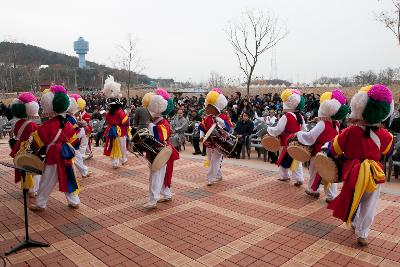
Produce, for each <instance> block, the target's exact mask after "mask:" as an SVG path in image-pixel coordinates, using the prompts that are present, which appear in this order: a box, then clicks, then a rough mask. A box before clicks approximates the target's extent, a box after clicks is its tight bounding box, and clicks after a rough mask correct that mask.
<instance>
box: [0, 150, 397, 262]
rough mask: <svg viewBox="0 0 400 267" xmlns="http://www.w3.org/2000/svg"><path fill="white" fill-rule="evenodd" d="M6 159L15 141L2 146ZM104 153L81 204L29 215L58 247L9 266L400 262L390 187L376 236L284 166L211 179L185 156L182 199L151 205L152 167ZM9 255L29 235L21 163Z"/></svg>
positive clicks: (4, 239)
mask: <svg viewBox="0 0 400 267" xmlns="http://www.w3.org/2000/svg"><path fill="white" fill-rule="evenodd" d="M0 153H1V154H2V155H4V158H7V160H8V157H7V156H6V155H7V154H8V148H7V147H6V145H0ZM100 153H101V150H100V149H98V150H96V155H95V159H94V160H89V161H87V163H88V165H89V166H90V167H91V169H92V170H93V171H94V175H93V177H90V178H87V179H84V180H81V185H82V192H81V194H80V196H81V201H82V204H81V208H80V209H79V210H70V209H68V208H67V206H66V201H65V197H64V195H63V194H61V193H60V192H56V191H55V192H54V193H53V194H52V197H51V199H50V201H49V206H48V209H47V210H46V211H45V212H42V213H36V214H34V213H31V212H30V213H29V216H30V227H31V229H30V231H31V233H32V238H34V239H37V240H44V241H46V242H49V243H50V244H51V247H50V248H44V249H42V248H37V249H32V250H30V251H26V250H25V251H22V252H20V253H18V254H14V255H11V256H9V257H7V258H6V261H7V264H8V266H9V265H11V264H15V266H43V265H47V266H75V265H77V266H106V265H110V266H229V267H230V266H281V265H284V266H345V265H347V266H363V267H364V266H375V265H380V266H400V196H397V195H395V194H388V193H386V194H383V195H382V196H381V200H380V202H379V210H378V213H379V214H378V215H377V216H376V221H375V224H374V225H373V228H372V232H371V234H370V237H369V241H370V245H369V246H368V247H366V248H362V249H360V248H359V247H358V246H357V244H356V241H355V238H354V235H353V233H352V231H351V230H349V229H348V228H347V227H346V226H345V225H343V224H342V223H341V222H340V221H339V220H337V219H335V218H333V217H332V216H331V212H330V211H329V210H327V209H326V204H325V202H324V196H322V197H321V199H319V200H316V199H313V198H310V197H308V196H307V195H305V193H304V188H296V187H294V186H293V185H292V184H291V183H282V182H278V181H277V173H276V172H275V170H276V169H275V168H273V167H272V166H270V165H268V164H265V165H264V166H265V167H264V168H254V167H244V166H239V165H236V164H234V163H235V162H234V161H228V162H226V163H225V164H224V165H223V172H224V180H223V181H222V182H220V183H218V184H215V185H213V186H211V187H207V186H206V185H205V171H206V169H205V168H204V167H203V162H202V160H200V159H188V158H187V157H186V158H184V159H181V160H179V161H178V162H177V164H176V168H175V177H174V181H173V191H174V199H173V201H172V202H170V203H162V204H159V205H158V209H157V210H155V211H145V210H144V209H143V208H142V204H143V203H144V202H145V201H146V195H147V187H148V169H147V166H146V165H145V164H144V163H143V162H142V161H141V160H140V159H137V158H135V157H134V156H133V155H130V159H129V164H128V165H127V166H125V167H123V168H120V169H118V170H113V169H112V168H111V164H110V162H109V161H108V159H106V158H105V157H103V156H101V155H100ZM0 199H1V201H0V252H1V253H2V255H4V254H3V253H4V251H6V250H7V249H8V248H10V246H12V245H14V244H16V243H17V239H20V238H21V236H22V235H23V211H22V202H21V201H22V197H21V193H20V191H18V188H17V186H16V185H15V184H14V183H13V178H12V170H11V169H7V168H5V167H0Z"/></svg>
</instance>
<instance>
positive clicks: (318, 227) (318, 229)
mask: <svg viewBox="0 0 400 267" xmlns="http://www.w3.org/2000/svg"><path fill="white" fill-rule="evenodd" d="M288 228H289V229H292V230H296V231H299V232H302V233H306V234H309V235H313V236H316V237H323V236H325V235H327V234H329V233H330V232H331V231H332V230H333V229H335V228H336V226H334V225H331V224H327V223H323V222H319V221H315V220H312V219H307V218H301V219H299V220H298V221H296V222H295V223H293V224H291V225H289V226H288Z"/></svg>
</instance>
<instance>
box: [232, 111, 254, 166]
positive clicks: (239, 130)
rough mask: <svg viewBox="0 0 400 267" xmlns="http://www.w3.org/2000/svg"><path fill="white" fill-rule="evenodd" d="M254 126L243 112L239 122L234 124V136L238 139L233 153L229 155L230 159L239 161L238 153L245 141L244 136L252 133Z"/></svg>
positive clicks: (245, 112)
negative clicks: (233, 158)
mask: <svg viewBox="0 0 400 267" xmlns="http://www.w3.org/2000/svg"><path fill="white" fill-rule="evenodd" d="M253 129H254V124H253V122H252V121H251V120H250V115H249V113H248V112H247V111H244V112H243V113H242V116H241V120H240V121H239V122H238V123H237V124H236V127H235V131H234V135H236V136H237V137H238V143H237V145H236V149H235V152H233V153H232V154H231V157H235V156H236V158H237V159H240V152H241V151H242V147H243V143H244V142H245V140H246V136H250V135H251V134H252V133H253Z"/></svg>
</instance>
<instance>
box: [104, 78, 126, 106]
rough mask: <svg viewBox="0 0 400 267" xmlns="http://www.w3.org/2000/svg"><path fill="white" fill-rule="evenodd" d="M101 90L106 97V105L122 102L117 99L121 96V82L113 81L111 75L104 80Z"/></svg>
mask: <svg viewBox="0 0 400 267" xmlns="http://www.w3.org/2000/svg"><path fill="white" fill-rule="evenodd" d="M102 92H103V94H104V95H105V96H106V97H107V99H106V103H107V104H108V105H113V104H119V105H121V104H122V103H121V101H120V100H119V98H120V97H121V84H120V83H117V82H115V81H114V77H113V76H111V75H109V76H108V78H107V79H106V80H105V81H104V87H103V91H102Z"/></svg>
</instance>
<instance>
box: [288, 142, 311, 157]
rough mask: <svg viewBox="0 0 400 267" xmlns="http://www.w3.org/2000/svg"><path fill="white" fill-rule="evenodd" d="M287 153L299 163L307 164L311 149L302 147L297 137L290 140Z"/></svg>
mask: <svg viewBox="0 0 400 267" xmlns="http://www.w3.org/2000/svg"><path fill="white" fill-rule="evenodd" d="M287 152H288V154H289V156H290V157H292V158H293V159H295V160H297V161H300V162H307V161H309V160H310V159H311V152H312V147H311V146H306V145H303V144H302V143H300V142H299V140H298V139H297V137H294V138H292V139H290V141H289V144H288V147H287Z"/></svg>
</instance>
